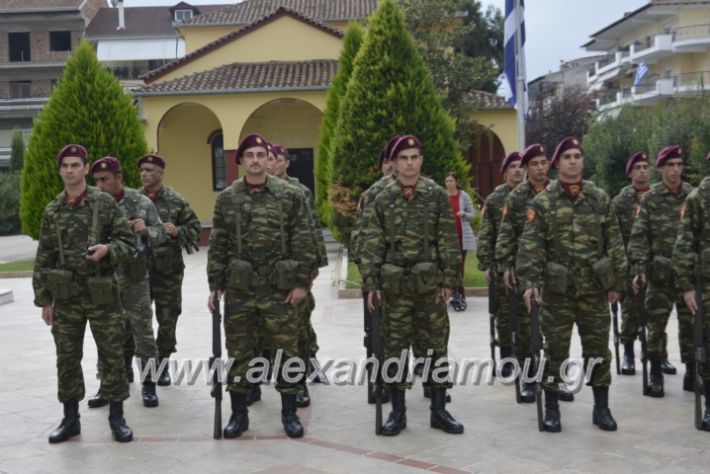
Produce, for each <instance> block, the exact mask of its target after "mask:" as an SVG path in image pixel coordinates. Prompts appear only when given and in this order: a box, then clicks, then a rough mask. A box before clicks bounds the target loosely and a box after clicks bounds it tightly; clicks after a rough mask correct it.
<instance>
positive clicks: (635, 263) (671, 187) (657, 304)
mask: <svg viewBox="0 0 710 474" xmlns="http://www.w3.org/2000/svg"><path fill="white" fill-rule="evenodd" d="M656 166H657V167H658V168H659V169H660V171H661V177H662V180H661V182H660V183H655V184H654V185H653V186H651V189H650V190H649V191H648V192H647V193H646V194H645V195H644V196H643V197H642V198H641V204H640V205H639V207H638V208H637V212H636V218H635V220H634V224H633V227H632V228H631V238H630V240H629V246H628V254H629V264H630V265H631V271H632V274H633V275H636V276H635V277H634V281H633V287H634V291H635V292H637V293H638V291H639V287H640V285H641V284H644V283H646V280H647V278H646V275H648V287H647V288H646V301H645V304H646V319H647V323H646V327H647V328H648V345H647V347H648V360H649V361H650V363H651V381H650V384H649V387H648V388H649V389H648V395H649V396H651V397H663V396H664V390H663V361H664V360H667V359H668V352H667V350H666V347H667V345H668V335H667V334H666V325H667V324H668V318H669V317H670V314H671V311H673V306H674V305H675V308H676V311H677V312H678V339H679V342H680V357H681V360H682V362H683V363H685V364H686V373H685V377H684V379H683V390H687V391H691V392H692V391H693V380H694V379H693V372H692V366H691V364H692V361H693V322H692V321H693V317H692V315H691V314H690V311H688V308H687V307H686V306H685V304H684V303H683V298H682V295H681V294H680V293H679V292H680V288H677V287H676V284H675V283H676V281H675V276H674V275H673V263H672V261H671V256H672V253H673V244H674V243H675V239H676V237H677V235H678V223H679V221H680V213H679V212H680V207H681V206H682V204H683V202H684V201H685V198H686V197H688V194H690V191H691V190H692V189H693V188H692V186H691V185H690V184H688V183H685V182H683V181H682V179H683V178H682V175H683V150H682V148H681V147H679V146H677V145H671V146H667V147H665V148H664V149H662V150H661V151H660V152H659V153H658V158H657V160H656ZM672 373H675V368H674V367H673V372H672Z"/></svg>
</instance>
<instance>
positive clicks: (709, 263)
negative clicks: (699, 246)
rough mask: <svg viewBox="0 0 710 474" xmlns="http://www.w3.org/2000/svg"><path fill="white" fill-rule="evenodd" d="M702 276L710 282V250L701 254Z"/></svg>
mask: <svg viewBox="0 0 710 474" xmlns="http://www.w3.org/2000/svg"><path fill="white" fill-rule="evenodd" d="M700 276H702V277H703V278H706V279H709V280H710V249H705V250H703V251H702V252H701V253H700Z"/></svg>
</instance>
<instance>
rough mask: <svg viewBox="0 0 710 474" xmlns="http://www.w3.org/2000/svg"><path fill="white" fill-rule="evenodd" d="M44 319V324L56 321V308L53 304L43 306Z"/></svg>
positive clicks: (48, 324)
mask: <svg viewBox="0 0 710 474" xmlns="http://www.w3.org/2000/svg"><path fill="white" fill-rule="evenodd" d="M42 319H43V320H44V324H46V325H47V326H51V325H52V322H54V308H53V307H51V306H45V307H44V308H42Z"/></svg>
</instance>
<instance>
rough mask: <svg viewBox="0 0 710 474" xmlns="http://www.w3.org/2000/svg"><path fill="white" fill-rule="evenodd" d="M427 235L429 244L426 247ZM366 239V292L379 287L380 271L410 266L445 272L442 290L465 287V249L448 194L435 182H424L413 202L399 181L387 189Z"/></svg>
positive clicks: (380, 196)
mask: <svg viewBox="0 0 710 474" xmlns="http://www.w3.org/2000/svg"><path fill="white" fill-rule="evenodd" d="M425 219H427V220H426V221H425ZM425 222H428V224H425ZM427 230H428V240H429V242H424V241H423V240H424V239H425V238H427V237H426V235H425V234H426V233H427ZM361 238H363V239H364V240H363V242H362V253H361V256H360V258H361V268H362V277H363V290H364V291H372V290H373V289H379V288H380V284H379V272H380V267H381V266H382V264H384V263H392V264H395V265H399V266H403V267H411V266H412V265H414V264H415V263H419V262H427V261H428V262H435V263H437V264H438V267H439V270H440V271H441V272H442V276H443V277H442V287H444V288H456V287H457V286H460V280H461V276H460V273H459V272H460V268H461V250H460V248H459V239H458V233H457V232H456V221H455V220H454V213H453V211H452V210H451V203H450V201H449V196H448V194H447V192H446V191H445V190H444V188H442V187H441V186H439V185H438V184H436V183H435V182H434V181H432V180H431V179H428V178H425V177H420V178H419V181H418V182H417V185H416V188H415V194H414V196H413V197H412V198H411V199H410V200H409V201H407V200H406V199H405V198H404V195H403V194H402V189H401V187H400V183H399V181H393V182H392V183H390V184H389V185H387V187H386V188H385V189H383V190H382V191H381V192H380V193H379V194H377V197H376V198H375V202H374V203H373V204H372V210H371V215H370V219H369V223H368V226H367V228H366V229H365V233H364V235H362V236H361ZM423 244H425V245H423Z"/></svg>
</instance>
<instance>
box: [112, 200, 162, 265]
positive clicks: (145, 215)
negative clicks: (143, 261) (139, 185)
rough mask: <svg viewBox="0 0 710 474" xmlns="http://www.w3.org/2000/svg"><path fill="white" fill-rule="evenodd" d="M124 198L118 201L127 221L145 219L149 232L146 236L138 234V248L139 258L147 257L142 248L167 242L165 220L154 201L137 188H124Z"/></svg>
mask: <svg viewBox="0 0 710 474" xmlns="http://www.w3.org/2000/svg"><path fill="white" fill-rule="evenodd" d="M123 190H124V195H123V198H122V199H121V200H120V201H118V208H119V209H120V210H121V212H122V213H123V217H125V218H126V220H127V221H131V220H134V219H143V221H145V226H146V229H147V231H148V234H147V235H146V237H145V238H142V237H141V236H140V235H138V234H135V236H136V248H137V249H138V250H139V252H138V253H140V254H141V255H139V256H138V258H146V257H147V256H146V254H145V253H143V252H141V250H143V251H145V250H147V248H146V247H154V246H157V245H160V244H162V243H163V242H165V229H164V228H163V222H162V221H161V220H160V216H159V215H158V210H157V209H156V208H155V205H154V204H153V201H151V200H150V199H148V197H147V196H145V195H143V194H141V193H139V192H138V191H136V190H135V189H131V188H123Z"/></svg>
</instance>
